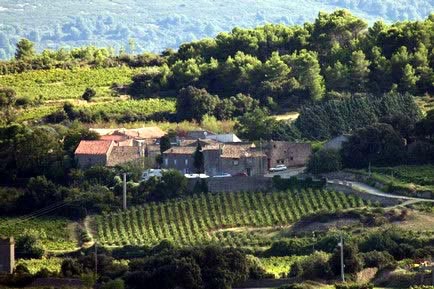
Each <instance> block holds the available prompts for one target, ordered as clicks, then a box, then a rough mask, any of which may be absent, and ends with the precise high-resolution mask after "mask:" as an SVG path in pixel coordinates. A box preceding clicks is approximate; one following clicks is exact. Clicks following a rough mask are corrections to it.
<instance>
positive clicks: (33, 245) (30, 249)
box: [15, 233, 45, 259]
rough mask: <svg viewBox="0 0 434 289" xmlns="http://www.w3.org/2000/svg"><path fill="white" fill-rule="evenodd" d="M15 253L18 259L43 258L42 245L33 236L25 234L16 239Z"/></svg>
mask: <svg viewBox="0 0 434 289" xmlns="http://www.w3.org/2000/svg"><path fill="white" fill-rule="evenodd" d="M15 251H16V255H17V257H18V258H23V259H40V258H42V256H44V253H45V250H44V247H43V245H42V244H41V243H40V241H39V240H38V239H37V237H36V236H35V235H34V234H30V233H26V234H24V235H21V236H19V237H18V238H17V241H16V244H15Z"/></svg>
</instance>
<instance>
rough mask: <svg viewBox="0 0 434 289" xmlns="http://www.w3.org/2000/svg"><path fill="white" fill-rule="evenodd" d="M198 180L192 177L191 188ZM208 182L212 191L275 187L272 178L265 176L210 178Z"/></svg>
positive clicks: (245, 190)
mask: <svg viewBox="0 0 434 289" xmlns="http://www.w3.org/2000/svg"><path fill="white" fill-rule="evenodd" d="M197 181H199V179H190V180H189V184H188V187H189V189H191V190H192V189H193V188H194V185H195V184H196V182H197ZM206 182H207V185H208V191H209V192H212V193H223V192H256V191H269V190H271V189H272V187H273V184H272V180H271V178H265V177H230V178H208V179H206Z"/></svg>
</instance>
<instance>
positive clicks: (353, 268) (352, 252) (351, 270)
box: [330, 242, 363, 276]
mask: <svg viewBox="0 0 434 289" xmlns="http://www.w3.org/2000/svg"><path fill="white" fill-rule="evenodd" d="M343 246H344V250H343V251H344V265H345V273H347V274H355V273H358V272H359V271H361V270H362V269H363V260H362V258H361V257H360V255H359V254H358V253H359V250H358V248H357V245H356V244H353V243H351V242H346V243H344V244H343ZM340 254H341V250H340V248H336V249H335V251H334V252H333V255H332V256H331V258H330V267H331V269H332V271H333V273H334V275H335V276H338V275H339V274H340V273H341V255H340Z"/></svg>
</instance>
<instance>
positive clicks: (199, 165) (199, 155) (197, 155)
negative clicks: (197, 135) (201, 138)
mask: <svg viewBox="0 0 434 289" xmlns="http://www.w3.org/2000/svg"><path fill="white" fill-rule="evenodd" d="M204 164H205V163H204V157H203V152H202V146H201V145H200V142H197V146H196V151H195V152H194V155H193V165H194V168H195V169H196V173H198V174H201V173H203V171H204Z"/></svg>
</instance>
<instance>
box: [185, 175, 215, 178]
mask: <svg viewBox="0 0 434 289" xmlns="http://www.w3.org/2000/svg"><path fill="white" fill-rule="evenodd" d="M184 176H185V177H186V178H187V179H207V178H209V176H208V175H206V174H185V175H184Z"/></svg>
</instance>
